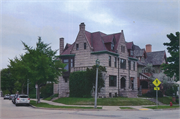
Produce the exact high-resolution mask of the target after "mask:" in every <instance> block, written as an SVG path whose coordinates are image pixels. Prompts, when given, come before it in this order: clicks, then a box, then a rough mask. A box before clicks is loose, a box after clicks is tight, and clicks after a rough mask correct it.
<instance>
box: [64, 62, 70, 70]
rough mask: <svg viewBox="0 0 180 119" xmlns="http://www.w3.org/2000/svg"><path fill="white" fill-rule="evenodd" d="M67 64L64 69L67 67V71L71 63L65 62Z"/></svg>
mask: <svg viewBox="0 0 180 119" xmlns="http://www.w3.org/2000/svg"><path fill="white" fill-rule="evenodd" d="M65 64H66V66H65V67H64V69H66V70H67V71H69V63H65Z"/></svg>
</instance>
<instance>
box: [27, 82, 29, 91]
mask: <svg viewBox="0 0 180 119" xmlns="http://www.w3.org/2000/svg"><path fill="white" fill-rule="evenodd" d="M27 95H29V79H27Z"/></svg>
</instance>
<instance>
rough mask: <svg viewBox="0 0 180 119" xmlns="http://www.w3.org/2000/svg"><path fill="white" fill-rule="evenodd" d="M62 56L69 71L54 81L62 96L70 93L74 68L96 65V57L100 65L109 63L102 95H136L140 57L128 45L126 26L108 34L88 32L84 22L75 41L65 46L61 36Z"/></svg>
mask: <svg viewBox="0 0 180 119" xmlns="http://www.w3.org/2000/svg"><path fill="white" fill-rule="evenodd" d="M59 58H60V59H61V60H62V62H63V63H65V64H67V65H66V67H65V69H66V70H67V72H64V73H63V76H61V77H59V83H58V84H54V93H58V94H59V97H68V96H69V75H70V73H71V72H74V71H79V70H86V68H87V67H88V68H91V67H92V66H93V65H95V61H96V59H99V60H100V65H101V66H104V67H106V70H107V73H106V74H105V75H104V76H103V77H104V80H105V87H103V88H102V89H101V92H100V94H99V96H101V97H113V96H118V95H121V96H125V97H137V94H138V80H137V61H138V59H137V58H136V57H133V56H132V51H131V49H130V48H129V45H127V43H126V41H125V37H124V33H123V30H121V32H120V33H114V34H110V35H109V34H105V33H102V32H93V33H91V32H88V31H86V30H85V24H84V23H81V24H80V26H79V33H78V34H77V37H76V39H75V42H74V43H72V44H66V46H65V47H64V38H60V55H59Z"/></svg>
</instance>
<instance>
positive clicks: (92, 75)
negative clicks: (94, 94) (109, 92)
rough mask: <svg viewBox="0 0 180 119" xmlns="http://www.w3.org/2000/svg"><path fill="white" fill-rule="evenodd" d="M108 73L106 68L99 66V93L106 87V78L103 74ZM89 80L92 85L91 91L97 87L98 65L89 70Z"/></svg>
mask: <svg viewBox="0 0 180 119" xmlns="http://www.w3.org/2000/svg"><path fill="white" fill-rule="evenodd" d="M105 72H107V71H106V68H105V67H103V66H99V68H98V92H100V90H101V88H102V87H104V84H105V82H104V77H103V74H104V73H105ZM87 79H88V80H89V82H90V84H91V89H92V88H93V86H94V87H95V83H96V65H94V66H93V67H92V68H91V69H89V68H87Z"/></svg>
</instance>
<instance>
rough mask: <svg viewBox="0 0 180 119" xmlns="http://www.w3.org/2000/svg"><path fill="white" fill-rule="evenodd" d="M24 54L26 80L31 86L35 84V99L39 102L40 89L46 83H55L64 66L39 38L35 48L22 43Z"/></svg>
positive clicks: (54, 52)
mask: <svg viewBox="0 0 180 119" xmlns="http://www.w3.org/2000/svg"><path fill="white" fill-rule="evenodd" d="M22 43H23V45H24V47H25V50H26V54H25V56H24V59H23V60H24V61H25V62H26V66H27V73H28V79H29V80H30V82H31V83H32V84H37V86H38V88H37V98H38V103H39V101H40V93H39V92H40V88H41V87H42V86H45V85H46V84H47V83H48V82H51V83H57V82H58V80H57V79H58V77H59V76H60V75H61V74H62V72H63V71H64V67H65V64H63V63H62V62H61V60H59V59H57V58H56V57H55V54H56V53H57V50H56V51H53V50H52V49H51V47H49V44H45V43H44V42H42V41H41V37H39V39H38V42H37V43H36V48H33V47H30V46H28V45H26V44H25V43H24V42H22Z"/></svg>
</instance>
